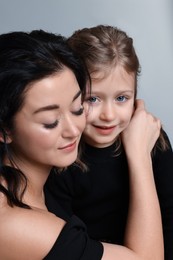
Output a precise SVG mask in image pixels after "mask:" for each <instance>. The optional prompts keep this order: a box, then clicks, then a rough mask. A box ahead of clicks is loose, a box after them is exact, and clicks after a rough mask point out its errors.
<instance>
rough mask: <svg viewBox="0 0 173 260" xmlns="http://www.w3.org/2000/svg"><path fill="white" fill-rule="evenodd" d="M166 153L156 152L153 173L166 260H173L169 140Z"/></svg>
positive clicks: (172, 167) (172, 162) (172, 161)
mask: <svg viewBox="0 0 173 260" xmlns="http://www.w3.org/2000/svg"><path fill="white" fill-rule="evenodd" d="M165 138H166V140H167V142H168V144H169V148H168V149H167V150H166V151H161V150H159V149H157V150H156V153H155V155H154V156H153V171H154V178H155V183H156V189H157V193H158V197H159V202H160V207H161V214H162V223H163V235H164V246H165V260H172V259H173V152H172V148H171V144H170V142H169V139H168V137H167V135H166V133H165Z"/></svg>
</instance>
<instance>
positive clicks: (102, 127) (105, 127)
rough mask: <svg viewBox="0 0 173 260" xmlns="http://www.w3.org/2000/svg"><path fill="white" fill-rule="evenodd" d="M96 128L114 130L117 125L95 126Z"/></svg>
mask: <svg viewBox="0 0 173 260" xmlns="http://www.w3.org/2000/svg"><path fill="white" fill-rule="evenodd" d="M94 127H97V128H100V129H112V128H114V127H115V125H113V126H99V125H94Z"/></svg>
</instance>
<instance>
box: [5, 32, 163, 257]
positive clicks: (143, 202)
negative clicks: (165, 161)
mask: <svg viewBox="0 0 173 260" xmlns="http://www.w3.org/2000/svg"><path fill="white" fill-rule="evenodd" d="M87 82H88V76H87V72H86V71H85V68H84V67H83V64H82V62H80V60H79V59H78V58H77V57H76V56H75V54H73V52H72V51H71V50H70V49H69V48H68V46H67V44H66V41H65V39H64V38H63V37H61V36H56V35H53V34H51V33H47V32H44V31H33V32H31V33H24V32H12V33H7V34H3V35H1V36H0V162H1V164H0V209H1V210H0V247H1V250H0V259H4V260H5V259H9V260H10V259H12V260H15V259H17V260H20V259H21V260H25V259H32V260H37V259H51V260H53V259H66V260H68V259H94V260H96V259H104V260H107V259H109V260H111V259H127V258H128V259H142V260H143V259H157V260H159V259H163V246H162V232H161V219H160V211H159V205H158V200H157V195H156V191H155V186H154V182H153V174H152V167H151V158H150V151H151V149H152V147H153V145H154V143H155V141H156V140H157V138H158V136H159V132H160V121H159V120H158V119H156V118H154V117H153V116H152V115H150V114H148V113H147V112H146V111H145V109H144V107H143V103H141V102H138V104H137V108H136V111H135V113H134V117H133V119H132V120H131V124H130V125H129V128H128V129H127V130H126V131H125V132H124V136H123V142H124V146H125V149H126V152H127V156H128V163H129V168H130V179H131V202H130V208H129V222H128V226H127V232H126V243H125V246H124V247H120V246H116V245H110V244H106V243H101V242H99V241H98V242H97V241H94V240H92V239H90V238H89V237H88V234H87V231H86V228H85V225H84V224H83V222H82V221H80V220H79V219H78V218H77V217H75V216H72V217H71V216H68V215H66V214H65V212H63V210H62V209H61V207H60V206H59V205H58V204H57V205H56V212H54V211H53V210H52V209H51V208H52V205H54V201H53V200H51V199H50V197H49V198H48V200H47V202H48V203H47V206H46V203H45V196H44V191H43V188H44V184H45V182H46V179H47V177H48V175H49V173H50V171H54V172H58V170H60V169H61V168H64V167H67V166H68V165H70V164H71V163H72V162H74V161H75V159H76V157H77V150H78V143H79V139H80V136H81V133H82V131H83V129H84V127H85V114H84V113H83V112H84V108H83V105H82V94H84V93H85V86H86V83H87ZM137 125H138V126H139V125H140V127H137ZM141 126H142V130H141ZM134 128H135V129H136V134H135V135H137V136H135V138H134V134H133V132H134ZM127 139H128V142H127ZM139 143H140V146H139ZM132 144H133V149H134V148H135V150H133V151H131V145H132ZM141 146H142V149H141ZM134 154H136V158H135V160H134V159H133V158H134V156H132V155H134ZM136 159H138V160H137V162H136ZM148 201H150V204H148V203H147V202H148ZM51 203H52V205H51ZM61 216H63V217H61ZM148 232H151V235H150V236H149V237H148Z"/></svg>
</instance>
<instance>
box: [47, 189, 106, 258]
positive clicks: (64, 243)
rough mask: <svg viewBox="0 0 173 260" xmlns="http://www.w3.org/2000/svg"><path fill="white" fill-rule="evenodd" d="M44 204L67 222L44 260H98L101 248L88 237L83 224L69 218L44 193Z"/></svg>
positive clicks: (100, 256)
mask: <svg viewBox="0 0 173 260" xmlns="http://www.w3.org/2000/svg"><path fill="white" fill-rule="evenodd" d="M46 204H47V205H49V206H48V210H49V211H50V212H54V214H56V215H57V216H58V217H61V218H63V219H64V220H66V221H67V223H66V225H65V226H64V228H63V230H62V231H61V233H60V235H59V236H58V238H57V240H56V242H55V243H54V245H53V247H52V249H51V250H50V252H49V253H48V255H47V256H46V257H45V258H44V259H45V260H57V259H59V260H72V259H73V260H88V259H91V260H100V259H101V258H102V255H103V246H102V244H101V243H100V242H98V241H94V240H92V239H90V238H89V237H88V234H87V232H86V226H85V224H84V223H83V222H82V221H81V220H80V219H79V218H78V217H76V216H74V215H73V216H72V217H69V216H68V215H67V214H66V213H65V212H64V211H63V210H62V208H61V207H60V206H59V205H58V203H57V202H56V201H55V200H54V198H52V196H51V194H50V193H49V192H48V191H47V192H46Z"/></svg>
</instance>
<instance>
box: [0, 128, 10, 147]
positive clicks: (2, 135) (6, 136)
mask: <svg viewBox="0 0 173 260" xmlns="http://www.w3.org/2000/svg"><path fill="white" fill-rule="evenodd" d="M0 142H1V143H6V144H9V143H11V142H12V138H11V136H10V132H8V131H4V130H3V131H0Z"/></svg>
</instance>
